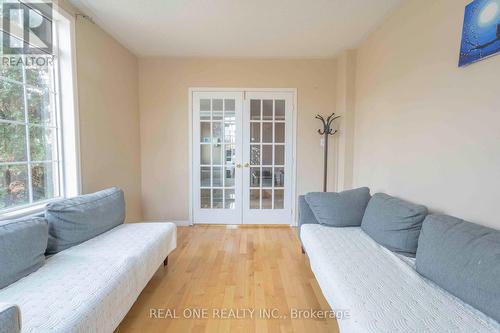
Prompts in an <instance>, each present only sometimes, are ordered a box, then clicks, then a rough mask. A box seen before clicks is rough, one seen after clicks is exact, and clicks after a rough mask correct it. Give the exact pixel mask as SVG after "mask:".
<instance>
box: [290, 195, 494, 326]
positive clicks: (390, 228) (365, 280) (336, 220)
mask: <svg viewBox="0 0 500 333" xmlns="http://www.w3.org/2000/svg"><path fill="white" fill-rule="evenodd" d="M367 192H368V193H369V190H368V189H366V188H362V189H355V190H350V191H346V192H340V193H335V194H332V193H311V194H307V195H306V196H301V197H299V238H300V240H301V242H302V246H303V250H304V251H305V252H306V253H307V256H308V258H309V262H310V265H311V269H312V270H313V272H314V274H315V276H316V279H317V280H318V283H319V285H320V287H321V290H322V292H323V294H324V295H325V298H326V299H327V301H328V302H329V304H330V306H331V307H332V309H333V310H334V311H342V313H343V315H342V316H341V319H339V320H338V323H339V327H340V332H341V333H344V332H374V333H375V332H405V333H406V332H464V333H465V332H467V333H468V332H500V324H499V322H498V321H499V320H500V231H499V230H494V229H491V228H487V227H484V226H480V225H477V224H473V223H470V222H466V221H463V220H461V219H458V218H454V217H451V216H446V215H429V214H428V211H427V209H426V208H425V207H424V206H422V205H417V204H413V203H410V202H407V201H404V200H401V199H398V198H395V197H392V196H389V195H387V194H383V193H377V194H375V195H373V197H370V196H369V194H368V195H367ZM349 201H350V202H349ZM345 202H349V203H348V204H345ZM343 210H357V211H356V212H353V211H350V212H345V211H343Z"/></svg>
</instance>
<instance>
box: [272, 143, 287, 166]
mask: <svg viewBox="0 0 500 333" xmlns="http://www.w3.org/2000/svg"><path fill="white" fill-rule="evenodd" d="M284 164H285V146H277V145H276V146H274V165H284Z"/></svg>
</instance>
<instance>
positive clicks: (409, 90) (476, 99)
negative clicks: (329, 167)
mask: <svg viewBox="0 0 500 333" xmlns="http://www.w3.org/2000/svg"><path fill="white" fill-rule="evenodd" d="M469 2H470V1H469V0H439V1H436V0H409V1H407V2H405V3H404V4H403V5H402V6H401V7H400V8H399V9H398V10H397V11H396V12H395V13H394V14H393V15H392V16H391V17H389V18H388V19H387V20H386V21H385V22H384V24H383V25H382V26H381V27H380V29H378V31H376V32H375V33H373V34H372V35H371V36H370V37H369V38H368V40H366V41H365V42H364V43H363V44H362V45H361V47H360V48H359V50H358V58H357V69H356V70H357V76H356V114H355V137H354V147H355V148H354V154H355V160H354V182H355V185H356V186H362V185H367V186H370V187H371V189H372V191H373V192H375V191H386V192H388V193H390V194H393V195H396V196H400V197H402V198H405V199H409V200H412V201H415V202H418V203H423V204H425V205H427V206H428V207H429V208H431V209H432V210H433V211H438V212H444V213H448V214H452V215H456V216H458V217H462V218H465V219H469V220H471V221H473V222H477V223H481V224H485V225H489V226H494V227H496V228H500V218H499V217H498V216H499V214H498V208H497V207H498V203H499V199H500V83H499V78H500V56H496V57H493V58H490V59H488V60H484V61H482V62H479V63H477V64H473V65H471V66H469V67H466V68H458V67H457V63H458V55H459V47H460V38H461V29H462V23H463V14H464V7H465V5H466V4H467V3H469Z"/></svg>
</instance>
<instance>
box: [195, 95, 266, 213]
mask: <svg viewBox="0 0 500 333" xmlns="http://www.w3.org/2000/svg"><path fill="white" fill-rule="evenodd" d="M199 121H200V187H201V188H200V206H201V208H204V209H234V208H235V200H236V197H235V193H236V192H235V188H234V186H235V179H236V175H235V171H236V169H235V164H236V149H237V147H236V138H237V135H238V133H237V132H236V130H237V128H239V127H237V126H239V125H237V123H236V100H235V99H234V98H233V99H230V98H226V99H224V98H213V99H208V98H206V99H200V119H199ZM258 135H259V140H260V127H259V128H258Z"/></svg>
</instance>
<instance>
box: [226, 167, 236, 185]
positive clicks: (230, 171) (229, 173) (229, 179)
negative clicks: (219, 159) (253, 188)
mask: <svg viewBox="0 0 500 333" xmlns="http://www.w3.org/2000/svg"><path fill="white" fill-rule="evenodd" d="M234 172H235V169H234V165H232V166H226V171H225V180H224V186H225V187H234Z"/></svg>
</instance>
